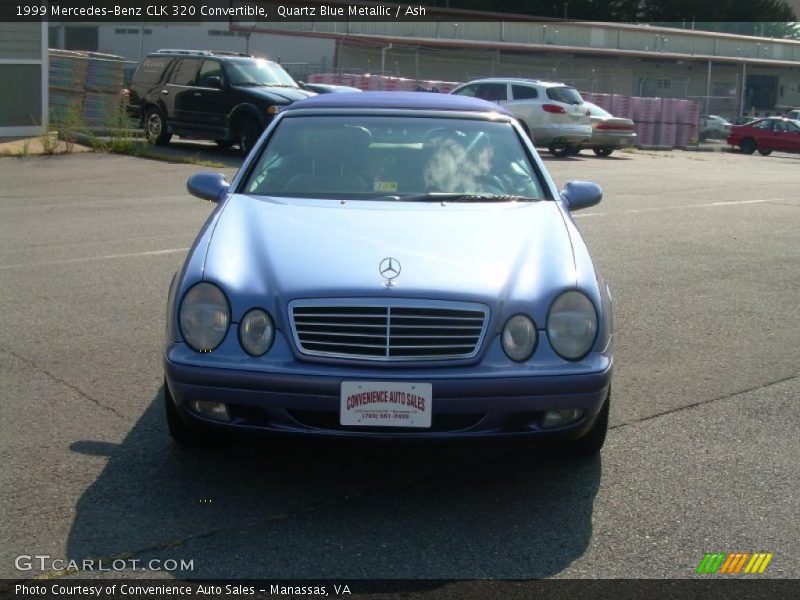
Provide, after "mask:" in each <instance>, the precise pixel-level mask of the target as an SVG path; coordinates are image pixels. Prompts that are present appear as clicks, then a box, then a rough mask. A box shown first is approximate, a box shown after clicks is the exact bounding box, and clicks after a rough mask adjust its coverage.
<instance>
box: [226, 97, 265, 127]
mask: <svg viewBox="0 0 800 600" xmlns="http://www.w3.org/2000/svg"><path fill="white" fill-rule="evenodd" d="M246 114H247V115H252V116H254V117H255V118H256V119H258V123H259V125H260V126H261V128H262V129H264V128H265V127H266V126H267V115H266V114H263V113H262V112H261V111H259V110H258V108H256V106H255V105H254V104H250V103H247V102H242V103H241V104H237V105H236V106H234V107H233V110H232V111H231V112H230V114H229V115H228V131H229V132H230V133H232V132H233V125H234V124H235V123H236V120H237V119H239V118H240V117H242V116H243V115H246Z"/></svg>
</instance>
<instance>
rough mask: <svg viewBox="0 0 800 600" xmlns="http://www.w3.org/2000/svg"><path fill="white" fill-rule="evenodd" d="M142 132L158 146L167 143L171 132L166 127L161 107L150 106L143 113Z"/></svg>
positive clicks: (149, 140)
mask: <svg viewBox="0 0 800 600" xmlns="http://www.w3.org/2000/svg"><path fill="white" fill-rule="evenodd" d="M144 134H145V137H146V138H147V141H148V142H150V143H151V144H156V145H158V146H165V145H167V144H168V143H169V140H170V138H171V137H172V134H171V133H170V132H169V129H168V128H167V119H166V118H165V117H164V113H163V112H161V109H159V108H156V107H155V106H151V107H150V108H148V109H147V112H146V113H145V115H144Z"/></svg>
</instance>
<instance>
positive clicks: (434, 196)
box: [373, 192, 538, 202]
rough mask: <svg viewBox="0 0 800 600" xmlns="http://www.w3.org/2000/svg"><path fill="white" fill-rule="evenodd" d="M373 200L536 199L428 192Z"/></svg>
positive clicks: (523, 200)
mask: <svg viewBox="0 0 800 600" xmlns="http://www.w3.org/2000/svg"><path fill="white" fill-rule="evenodd" d="M373 200H393V201H395V202H531V201H536V200H538V198H531V197H529V196H516V195H512V194H463V193H460V192H428V193H425V194H409V195H408V196H399V195H392V196H380V197H378V198H373Z"/></svg>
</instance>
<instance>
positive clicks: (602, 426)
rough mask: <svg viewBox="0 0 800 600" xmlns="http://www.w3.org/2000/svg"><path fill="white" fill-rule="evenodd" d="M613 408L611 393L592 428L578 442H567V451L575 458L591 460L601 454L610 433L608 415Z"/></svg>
mask: <svg viewBox="0 0 800 600" xmlns="http://www.w3.org/2000/svg"><path fill="white" fill-rule="evenodd" d="M610 406H611V393H610V392H609V394H608V397H607V398H606V401H605V403H604V404H603V408H601V409H600V413H599V414H598V415H597V419H596V420H595V422H594V425H592V428H591V429H590V430H589V431H587V432H586V433H585V434H584V435H583V436H582V437H579V438H578V439H577V440H570V441H569V442H567V450H568V451H569V453H570V454H573V455H575V456H582V457H586V458H590V457H592V456H596V455H597V454H599V453H600V450H601V449H602V447H603V444H604V443H605V441H606V434H607V433H608V413H609V408H610Z"/></svg>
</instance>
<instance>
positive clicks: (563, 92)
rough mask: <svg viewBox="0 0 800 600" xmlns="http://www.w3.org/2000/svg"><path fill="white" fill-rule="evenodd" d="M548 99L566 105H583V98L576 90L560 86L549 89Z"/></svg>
mask: <svg viewBox="0 0 800 600" xmlns="http://www.w3.org/2000/svg"><path fill="white" fill-rule="evenodd" d="M547 97H548V98H550V100H555V101H556V102H563V103H564V104H583V98H581V95H580V94H579V93H578V92H577V90H576V89H575V88H571V87H565V86H558V87H551V88H547Z"/></svg>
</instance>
